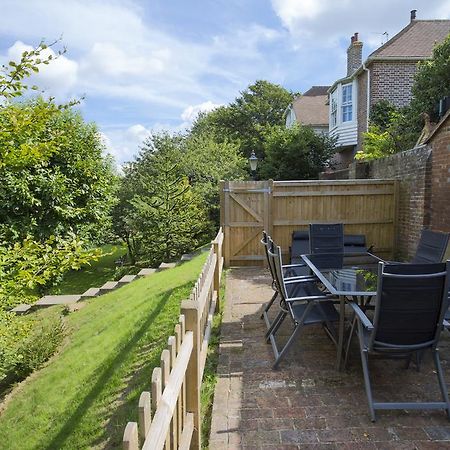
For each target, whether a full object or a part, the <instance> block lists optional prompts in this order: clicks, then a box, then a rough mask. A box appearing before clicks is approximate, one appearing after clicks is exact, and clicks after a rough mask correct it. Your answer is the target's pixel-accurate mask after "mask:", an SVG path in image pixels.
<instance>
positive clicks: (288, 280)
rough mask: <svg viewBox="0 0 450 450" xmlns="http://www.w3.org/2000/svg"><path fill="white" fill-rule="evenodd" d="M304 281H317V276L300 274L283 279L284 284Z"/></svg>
mask: <svg viewBox="0 0 450 450" xmlns="http://www.w3.org/2000/svg"><path fill="white" fill-rule="evenodd" d="M306 281H317V277H316V276H314V275H300V276H298V277H289V278H285V279H284V283H285V284H293V283H303V282H306Z"/></svg>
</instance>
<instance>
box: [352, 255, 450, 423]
mask: <svg viewBox="0 0 450 450" xmlns="http://www.w3.org/2000/svg"><path fill="white" fill-rule="evenodd" d="M449 273H450V262H448V261H447V263H446V264H445V263H440V264H384V263H382V262H380V263H379V268H378V282H377V283H378V285H377V297H376V303H375V311H374V320H373V323H372V322H371V321H370V320H369V318H368V317H367V316H366V315H365V314H364V312H363V311H362V309H361V308H360V307H359V306H358V305H356V304H355V303H350V306H351V307H352V309H353V311H354V312H355V315H356V318H357V323H358V340H359V347H360V355H361V362H362V368H363V375H364V383H365V389H366V395H367V400H368V403H369V410H370V416H371V419H372V421H373V422H374V421H375V420H376V416H375V410H378V409H445V410H446V412H447V416H448V418H450V402H449V398H448V393H447V386H446V384H445V381H444V376H443V372H442V368H441V363H440V359H439V351H438V342H439V336H440V333H441V329H442V325H443V321H444V313H445V311H446V310H447V303H448V295H447V293H448V290H449ZM428 349H429V350H431V352H432V354H433V360H434V364H435V367H436V373H437V377H438V381H439V387H440V390H441V394H442V400H443V401H442V402H377V401H374V399H373V396H372V388H371V383H370V376H369V355H370V354H376V355H381V356H385V357H390V358H407V360H408V363H409V360H410V359H411V356H412V355H416V356H417V355H419V354H422V353H423V352H424V351H425V350H428ZM408 365H409V364H408Z"/></svg>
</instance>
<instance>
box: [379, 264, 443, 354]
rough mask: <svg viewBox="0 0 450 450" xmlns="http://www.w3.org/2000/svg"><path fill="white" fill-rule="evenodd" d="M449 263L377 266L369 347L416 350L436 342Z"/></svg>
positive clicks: (441, 316) (441, 317)
mask: <svg viewBox="0 0 450 450" xmlns="http://www.w3.org/2000/svg"><path fill="white" fill-rule="evenodd" d="M449 270H450V262H447V263H446V264H445V263H440V264H384V263H382V262H380V263H379V267H378V288H377V301H376V304H375V316H374V330H373V333H372V335H371V340H370V347H371V348H372V349H373V348H374V347H375V348H376V350H379V349H382V350H383V349H385V350H386V351H393V350H396V349H397V350H414V349H416V350H417V349H420V348H427V347H431V346H433V345H436V344H437V341H438V339H439V333H440V330H441V326H442V320H443V317H444V313H445V311H446V309H447V303H448V301H447V295H446V293H447V292H448V287H449V285H448V283H449V276H448V275H449Z"/></svg>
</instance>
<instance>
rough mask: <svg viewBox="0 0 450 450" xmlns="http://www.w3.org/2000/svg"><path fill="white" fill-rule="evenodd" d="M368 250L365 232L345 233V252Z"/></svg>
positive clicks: (364, 251)
mask: <svg viewBox="0 0 450 450" xmlns="http://www.w3.org/2000/svg"><path fill="white" fill-rule="evenodd" d="M367 250H368V249H367V245H366V237H365V236H364V235H363V234H344V253H366V252H367Z"/></svg>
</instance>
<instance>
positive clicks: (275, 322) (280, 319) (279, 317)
mask: <svg viewBox="0 0 450 450" xmlns="http://www.w3.org/2000/svg"><path fill="white" fill-rule="evenodd" d="M286 316H287V312H286V311H280V312H279V313H278V314H277V316H276V317H275V319H273V322H272V323H271V324H270V326H269V328H268V329H267V331H266V334H265V335H264V338H265V339H266V342H269V339H270V335H271V334H275V333H276V332H277V331H278V328H280V326H281V324H282V323H283V322H284V319H285V318H286Z"/></svg>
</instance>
